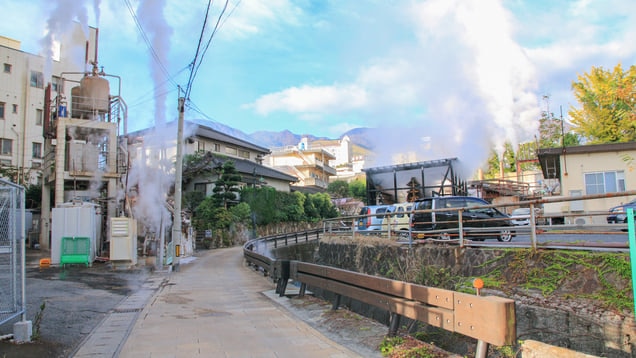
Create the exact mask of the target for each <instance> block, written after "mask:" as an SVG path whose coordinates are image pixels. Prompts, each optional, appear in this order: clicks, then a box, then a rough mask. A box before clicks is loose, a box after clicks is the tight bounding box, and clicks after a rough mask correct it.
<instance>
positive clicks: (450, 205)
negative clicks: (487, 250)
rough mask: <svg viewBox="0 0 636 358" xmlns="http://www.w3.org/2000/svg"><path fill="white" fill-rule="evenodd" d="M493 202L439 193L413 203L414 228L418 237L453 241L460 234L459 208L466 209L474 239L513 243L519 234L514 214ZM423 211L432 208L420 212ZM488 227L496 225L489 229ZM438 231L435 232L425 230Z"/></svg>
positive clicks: (467, 224)
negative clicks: (516, 234) (434, 237)
mask: <svg viewBox="0 0 636 358" xmlns="http://www.w3.org/2000/svg"><path fill="white" fill-rule="evenodd" d="M489 205H490V203H488V202H487V201H485V200H483V199H480V198H475V197H471V196H438V197H432V198H424V199H420V200H417V201H416V202H415V205H414V206H413V210H415V211H416V212H415V213H414V214H413V217H412V220H411V229H412V231H413V236H414V237H415V238H425V237H430V236H436V237H437V238H439V239H443V240H449V239H451V238H453V237H455V238H456V237H457V236H458V228H459V210H460V209H463V210H462V226H463V228H464V236H465V237H470V238H471V239H472V240H478V241H483V240H484V239H487V238H495V239H497V240H499V241H505V242H509V241H511V240H512V238H513V237H514V236H515V233H514V231H513V230H511V228H510V227H511V226H512V225H513V224H512V222H511V220H510V216H508V215H506V214H504V213H502V212H501V211H499V210H497V209H495V208H492V207H490V208H488V207H484V206H489ZM419 210H431V211H427V212H417V211H419ZM487 228H493V230H489V229H487ZM431 230H435V231H436V232H435V233H428V234H427V233H426V232H425V231H431Z"/></svg>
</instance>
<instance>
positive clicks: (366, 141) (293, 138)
mask: <svg viewBox="0 0 636 358" xmlns="http://www.w3.org/2000/svg"><path fill="white" fill-rule="evenodd" d="M375 131H376V130H375V129H374V128H354V129H351V130H349V131H347V132H346V133H344V134H342V135H341V136H340V137H338V138H327V137H316V136H313V135H311V134H305V135H300V134H295V133H292V132H290V131H288V130H284V131H281V132H272V131H258V132H254V133H252V134H250V135H249V136H250V137H251V138H253V139H254V141H255V142H256V143H258V144H259V145H262V146H264V147H266V148H276V147H284V146H287V145H297V144H298V143H299V142H300V140H301V139H302V137H307V138H308V139H309V142H312V141H315V140H332V139H340V138H342V137H344V136H345V135H346V136H349V138H350V139H351V143H353V144H356V145H359V146H361V147H364V148H365V149H372V148H373V141H372V136H373V135H375Z"/></svg>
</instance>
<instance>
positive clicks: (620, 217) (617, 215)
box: [607, 199, 636, 224]
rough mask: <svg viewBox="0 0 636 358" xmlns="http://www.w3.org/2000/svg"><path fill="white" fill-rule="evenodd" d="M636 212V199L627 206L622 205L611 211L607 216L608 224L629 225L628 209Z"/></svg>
mask: <svg viewBox="0 0 636 358" xmlns="http://www.w3.org/2000/svg"><path fill="white" fill-rule="evenodd" d="M630 208H631V209H634V211H636V199H634V200H632V201H630V202H629V203H627V204H621V205H618V206H615V207H613V208H610V209H609V212H610V214H609V215H608V216H607V223H608V224H613V223H627V209H630Z"/></svg>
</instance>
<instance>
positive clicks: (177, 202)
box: [172, 97, 185, 271]
mask: <svg viewBox="0 0 636 358" xmlns="http://www.w3.org/2000/svg"><path fill="white" fill-rule="evenodd" d="M184 103H185V98H184V97H179V106H178V109H179V121H178V123H177V164H176V166H177V167H176V168H175V175H174V215H173V216H174V219H173V223H172V242H173V243H174V251H175V252H174V258H173V260H172V262H173V268H174V270H175V271H179V256H180V255H181V181H182V174H183V153H182V152H183V116H184V107H185V106H184Z"/></svg>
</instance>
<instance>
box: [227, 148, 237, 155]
mask: <svg viewBox="0 0 636 358" xmlns="http://www.w3.org/2000/svg"><path fill="white" fill-rule="evenodd" d="M236 153H237V150H236V148H234V147H225V154H229V155H236Z"/></svg>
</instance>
